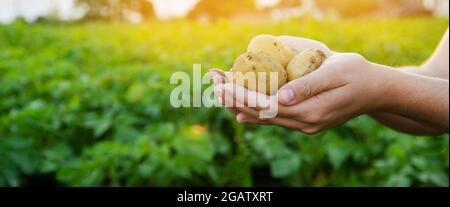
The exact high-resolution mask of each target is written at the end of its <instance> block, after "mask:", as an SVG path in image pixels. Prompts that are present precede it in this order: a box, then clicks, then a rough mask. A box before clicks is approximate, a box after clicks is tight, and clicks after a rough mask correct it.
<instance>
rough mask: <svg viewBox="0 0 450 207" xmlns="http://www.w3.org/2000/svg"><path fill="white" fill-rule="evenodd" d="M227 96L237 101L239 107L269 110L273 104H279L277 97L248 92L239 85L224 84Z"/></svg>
mask: <svg viewBox="0 0 450 207" xmlns="http://www.w3.org/2000/svg"><path fill="white" fill-rule="evenodd" d="M223 87H224V90H225V94H226V95H227V96H229V98H233V99H234V100H235V101H236V106H237V107H252V108H256V109H267V108H269V107H270V104H271V103H275V104H278V101H277V98H276V97H275V96H273V97H271V96H267V95H265V94H262V93H259V92H257V91H253V90H248V89H246V88H244V87H242V86H240V85H237V84H231V83H229V84H224V85H223Z"/></svg>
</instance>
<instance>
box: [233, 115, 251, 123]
mask: <svg viewBox="0 0 450 207" xmlns="http://www.w3.org/2000/svg"><path fill="white" fill-rule="evenodd" d="M236 121H237V122H238V123H240V124H243V123H246V122H248V121H249V119H248V117H247V116H246V115H244V114H238V115H237V117H236Z"/></svg>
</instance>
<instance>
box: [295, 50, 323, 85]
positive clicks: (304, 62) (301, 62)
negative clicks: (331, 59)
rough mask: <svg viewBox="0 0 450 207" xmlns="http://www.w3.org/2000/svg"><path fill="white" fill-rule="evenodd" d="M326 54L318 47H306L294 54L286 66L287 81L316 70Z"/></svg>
mask: <svg viewBox="0 0 450 207" xmlns="http://www.w3.org/2000/svg"><path fill="white" fill-rule="evenodd" d="M326 58H327V56H326V55H325V53H324V52H323V51H321V50H319V49H306V50H304V51H302V52H300V53H299V54H298V55H296V56H295V57H294V58H293V59H292V60H291V62H290V63H289V65H288V66H287V68H286V72H287V74H288V81H293V80H295V79H297V78H300V77H302V76H305V75H307V74H309V73H311V72H313V71H315V70H317V69H318V68H319V67H320V66H321V65H322V63H323V62H324V61H325V60H326Z"/></svg>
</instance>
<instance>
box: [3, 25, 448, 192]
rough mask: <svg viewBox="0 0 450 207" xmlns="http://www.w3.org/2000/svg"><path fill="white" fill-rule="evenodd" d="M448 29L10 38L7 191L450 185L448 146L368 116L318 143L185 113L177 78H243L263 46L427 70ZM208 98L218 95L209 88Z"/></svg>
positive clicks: (208, 114) (221, 28)
mask: <svg viewBox="0 0 450 207" xmlns="http://www.w3.org/2000/svg"><path fill="white" fill-rule="evenodd" d="M448 24H449V23H448V19H438V18H428V17H424V18H406V19H398V20H396V19H385V20H383V19H377V20H375V19H352V20H346V19H341V20H311V19H300V20H290V21H285V22H279V23H266V24H245V23H236V22H229V21H225V20H222V21H218V22H217V23H214V24H202V23H195V22H190V21H187V20H179V21H178V20H177V21H170V22H149V23H142V24H134V25H133V24H125V23H101V22H97V23H76V24H75V23H74V24H58V23H55V24H50V23H47V24H44V23H41V24H27V23H23V22H20V21H18V22H15V23H13V24H11V25H2V26H0V186H42V185H50V186H449V174H448V172H449V171H448V170H449V167H448V166H449V151H448V149H449V138H448V136H440V137H417V136H409V135H405V134H401V133H397V132H395V131H393V130H390V129H388V128H385V127H384V126H382V125H380V124H378V123H377V122H375V121H373V120H372V119H370V118H369V117H367V116H361V117H358V118H356V119H354V120H351V121H349V122H347V123H346V124H344V125H342V126H339V127H337V128H335V129H332V130H329V131H326V132H323V133H320V134H317V135H306V134H301V133H298V132H293V131H290V130H287V129H283V128H278V127H274V126H250V125H241V124H238V123H237V122H236V121H235V120H234V117H233V116H232V115H231V114H229V113H228V112H227V111H226V110H225V109H222V108H204V107H203V108H173V107H172V106H171V105H170V100H169V98H170V93H171V91H172V90H173V89H174V88H175V87H176V86H175V85H171V84H170V77H171V75H172V74H173V73H174V72H177V71H186V72H191V71H192V65H193V64H202V70H203V73H206V71H207V70H208V69H209V68H211V67H218V68H223V69H229V68H231V66H232V64H233V61H234V60H235V58H236V57H237V56H238V55H239V54H241V53H242V51H245V50H246V47H247V45H248V43H249V41H250V40H251V39H252V37H254V36H256V35H258V34H272V35H293V36H301V37H306V38H312V39H315V40H318V41H321V42H324V43H325V44H327V45H328V46H329V47H330V48H332V49H333V50H336V51H341V52H357V53H360V54H362V55H364V56H365V57H366V58H367V59H369V60H371V61H373V62H377V63H382V64H387V65H392V66H404V65H418V64H421V63H422V62H423V61H425V60H426V59H427V58H428V57H429V56H430V55H431V53H432V52H433V50H434V49H435V47H436V45H437V44H438V42H439V40H440V38H441V37H442V35H443V34H444V32H445V30H446V29H447V27H448ZM204 87H206V86H204Z"/></svg>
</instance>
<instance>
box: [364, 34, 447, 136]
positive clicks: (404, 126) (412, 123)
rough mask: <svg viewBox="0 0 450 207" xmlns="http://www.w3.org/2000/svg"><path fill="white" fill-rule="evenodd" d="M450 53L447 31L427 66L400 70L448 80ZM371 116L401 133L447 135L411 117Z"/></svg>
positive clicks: (381, 114)
mask: <svg viewBox="0 0 450 207" xmlns="http://www.w3.org/2000/svg"><path fill="white" fill-rule="evenodd" d="M448 51H449V34H448V31H447V32H446V34H445V36H444V38H443V40H442V41H441V43H440V45H439V46H438V48H437V49H436V51H435V52H434V54H433V55H432V56H431V57H430V58H429V59H428V61H427V62H426V63H425V64H423V65H422V66H419V67H402V68H398V69H399V70H402V71H405V72H408V73H413V74H418V75H423V76H429V77H435V78H442V79H446V80H448V78H449V69H448V68H449V59H448V55H449V54H448ZM370 116H371V117H372V118H374V119H375V120H377V121H378V122H380V123H382V124H384V125H386V126H388V127H390V128H392V129H395V130H397V131H400V132H405V133H410V134H415V135H423V134H425V135H440V134H442V133H445V131H444V130H442V129H436V128H434V127H431V126H429V125H428V124H426V123H424V122H421V121H418V120H413V119H411V118H410V117H404V116H400V115H396V114H390V113H383V112H374V113H371V114H370Z"/></svg>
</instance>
